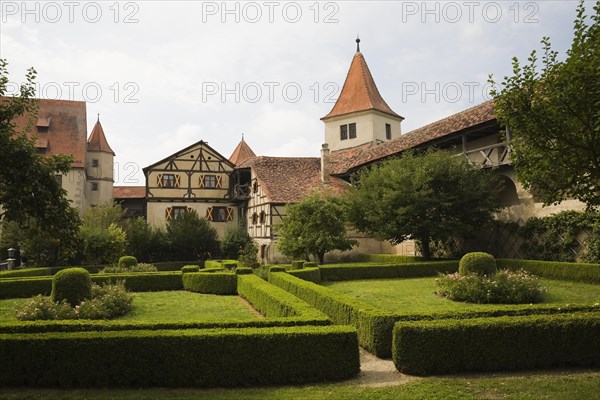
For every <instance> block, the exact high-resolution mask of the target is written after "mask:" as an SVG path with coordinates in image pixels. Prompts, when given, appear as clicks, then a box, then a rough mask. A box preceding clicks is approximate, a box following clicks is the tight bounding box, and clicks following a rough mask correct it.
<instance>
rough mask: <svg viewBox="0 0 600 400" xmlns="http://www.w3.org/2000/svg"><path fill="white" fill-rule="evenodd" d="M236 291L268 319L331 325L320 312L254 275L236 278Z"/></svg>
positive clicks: (327, 318)
mask: <svg viewBox="0 0 600 400" xmlns="http://www.w3.org/2000/svg"><path fill="white" fill-rule="evenodd" d="M237 290H238V294H239V295H240V296H242V297H243V298H245V299H246V300H248V301H249V302H250V303H252V305H253V306H254V307H255V308H256V309H257V310H258V311H260V312H261V313H262V314H264V315H265V316H266V317H268V318H273V317H302V318H309V319H311V320H313V321H314V322H315V324H318V325H327V324H331V320H330V319H329V317H327V315H325V314H323V313H322V312H321V311H319V310H317V309H315V308H313V307H311V306H310V305H308V304H307V303H306V302H305V301H303V300H300V299H299V298H298V297H296V296H294V295H292V294H290V293H289V292H287V291H285V290H283V289H281V288H279V287H277V286H274V285H271V284H270V283H268V282H266V281H264V280H263V279H261V278H259V277H258V276H256V275H240V276H238V283H237Z"/></svg>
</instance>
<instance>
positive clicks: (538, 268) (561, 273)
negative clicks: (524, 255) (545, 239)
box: [496, 259, 600, 283]
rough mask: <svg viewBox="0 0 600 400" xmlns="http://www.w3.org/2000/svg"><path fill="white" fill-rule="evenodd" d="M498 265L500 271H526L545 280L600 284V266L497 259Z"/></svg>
mask: <svg viewBox="0 0 600 400" xmlns="http://www.w3.org/2000/svg"><path fill="white" fill-rule="evenodd" d="M496 265H497V266H498V269H510V270H513V271H515V270H518V269H524V270H525V271H527V272H530V273H532V274H534V275H538V276H541V277H543V278H550V279H562V280H568V281H576V282H587V283H600V264H587V263H572V262H560V261H535V260H511V259H497V260H496Z"/></svg>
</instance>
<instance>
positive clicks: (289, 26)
mask: <svg viewBox="0 0 600 400" xmlns="http://www.w3.org/2000/svg"><path fill="white" fill-rule="evenodd" d="M586 4H587V8H588V9H589V10H591V8H592V4H591V3H588V2H586ZM576 7H577V1H574V0H562V1H552V0H550V1H547V0H544V1H516V0H510V1H318V2H317V1H295V2H294V1H250V2H242V1H114V0H112V1H95V2H94V1H50V2H47V1H44V2H41V1H31V2H23V1H8V0H2V1H0V58H3V59H6V60H7V61H8V63H9V66H8V68H9V81H10V84H9V94H11V93H14V92H15V90H17V88H18V85H19V84H21V83H22V82H23V81H24V79H25V78H24V77H25V71H26V69H27V68H29V67H34V68H35V69H36V71H37V73H38V75H37V79H36V89H37V97H39V98H46V99H62V100H84V101H86V102H87V125H88V135H89V133H90V132H91V130H92V128H93V125H94V123H95V122H96V120H97V118H98V117H97V115H98V114H100V121H101V123H102V126H103V128H104V132H105V134H106V136H107V139H108V141H109V143H110V145H111V147H112V148H113V150H114V151H115V153H116V157H115V165H114V180H115V185H118V186H138V185H144V184H145V182H144V176H143V172H142V168H144V167H146V166H148V165H151V164H153V163H155V162H157V161H159V160H162V159H164V158H166V157H167V156H169V155H171V154H173V153H175V152H177V151H178V150H180V149H183V148H185V147H187V146H189V145H191V144H193V143H196V142H198V141H200V140H203V141H205V142H207V143H208V144H209V145H210V146H211V147H212V148H213V149H215V150H216V151H218V152H219V153H221V154H222V155H223V156H225V157H229V156H230V155H231V153H232V151H233V150H234V148H235V146H236V145H237V144H238V143H239V142H240V140H241V138H242V134H243V135H244V139H245V141H246V142H247V143H248V144H249V145H250V147H251V148H252V149H253V150H254V152H255V153H256V154H257V155H264V156H282V157H292V156H294V157H295V156H298V157H317V156H319V150H320V148H321V144H322V143H323V138H324V127H323V122H322V121H321V120H320V118H321V117H323V116H324V115H326V114H327V113H328V112H329V111H330V110H331V108H332V107H333V105H334V103H335V100H336V99H337V96H338V95H339V92H340V90H341V88H342V86H343V83H344V80H345V77H346V73H347V71H348V68H349V66H350V62H351V61H352V57H353V55H354V53H355V52H356V42H355V39H356V37H357V35H358V36H359V37H360V39H361V42H360V50H361V52H362V53H363V55H364V57H365V59H366V61H367V64H368V65H369V68H370V70H371V73H372V75H373V77H374V79H375V82H376V84H377V86H378V88H379V91H380V93H381V95H382V96H383V98H384V99H385V100H386V102H387V103H388V105H389V106H390V107H391V108H392V109H393V110H394V111H395V112H397V113H398V114H400V115H402V116H403V117H404V118H405V120H404V121H403V122H402V127H401V129H402V133H406V132H409V131H411V130H413V129H416V128H419V127H421V126H423V125H426V124H428V123H431V122H434V121H436V120H439V119H441V118H444V117H446V116H449V115H451V114H454V113H456V112H460V111H462V110H465V109H467V108H469V107H472V106H475V105H477V104H480V103H481V102H483V101H485V100H488V99H489V98H490V96H489V89H490V85H489V84H488V83H487V80H488V76H489V75H490V74H493V76H494V77H495V78H496V81H502V78H503V77H504V76H506V75H510V74H511V71H512V65H511V60H512V58H513V57H518V58H519V60H521V62H522V63H526V62H527V57H528V56H529V54H530V53H531V51H532V50H534V49H537V50H538V51H539V50H540V49H541V48H540V40H541V39H542V37H544V36H549V37H550V39H551V42H552V45H553V48H554V49H555V50H558V51H559V52H560V54H561V57H563V58H564V55H565V52H566V50H567V49H568V48H569V46H570V43H571V40H572V32H573V29H572V26H573V21H574V18H575V14H576Z"/></svg>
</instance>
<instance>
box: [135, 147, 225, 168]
mask: <svg viewBox="0 0 600 400" xmlns="http://www.w3.org/2000/svg"><path fill="white" fill-rule="evenodd" d="M197 146H202V147H205V148H207V149H208V150H209V151H210V152H211V153H213V154H214V155H215V156H216V157H218V158H219V159H220V160H221V161H223V162H224V163H226V164H229V166H230V167H231V168H234V167H235V165H233V164H232V163H231V161H229V160H228V159H226V158H225V157H224V156H223V155H222V154H221V153H219V152H218V151H216V150H215V149H213V148H212V147H210V146H209V145H208V143H206V142H205V141H204V140H199V141H197V142H196V143H194V144H191V145H189V146H188V147H186V148H185V149H181V150H179V151H176V152H175V153H173V154H171V155H170V156H168V157H165V158H163V159H162V160H160V161H157V162H155V163H153V164H151V165H148V166H147V167H144V168H142V171H144V172H146V171H147V170H149V169H152V168H153V167H155V166H157V165H159V164H162V163H164V162H167V161H169V160H170V159H172V158H175V157H177V156H178V155H180V154H186V153H188V152H189V151H190V150H192V149H193V148H194V147H197Z"/></svg>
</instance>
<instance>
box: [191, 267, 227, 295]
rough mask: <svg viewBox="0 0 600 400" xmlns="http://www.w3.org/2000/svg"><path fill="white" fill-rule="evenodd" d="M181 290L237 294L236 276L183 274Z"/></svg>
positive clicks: (225, 273) (220, 273) (216, 273)
mask: <svg viewBox="0 0 600 400" xmlns="http://www.w3.org/2000/svg"><path fill="white" fill-rule="evenodd" d="M182 280H183V288H184V289H185V290H187V291H190V292H196V293H208V294H222V295H225V294H237V276H236V275H235V274H233V273H231V272H214V273H212V274H207V273H203V272H191V273H188V274H183V276H182Z"/></svg>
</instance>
